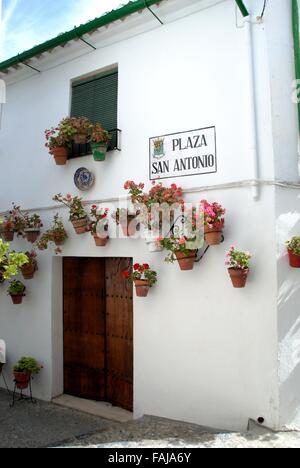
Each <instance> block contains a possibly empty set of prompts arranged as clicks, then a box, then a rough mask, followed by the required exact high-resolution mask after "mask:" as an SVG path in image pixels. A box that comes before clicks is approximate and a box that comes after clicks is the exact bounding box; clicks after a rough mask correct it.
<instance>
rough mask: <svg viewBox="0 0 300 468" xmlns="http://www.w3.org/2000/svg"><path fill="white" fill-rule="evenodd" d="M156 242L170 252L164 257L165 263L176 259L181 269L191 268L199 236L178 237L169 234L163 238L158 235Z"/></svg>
mask: <svg viewBox="0 0 300 468" xmlns="http://www.w3.org/2000/svg"><path fill="white" fill-rule="evenodd" d="M157 242H159V243H160V245H161V246H162V247H163V248H164V249H166V250H169V252H170V253H169V254H168V256H167V257H166V258H165V261H166V262H167V263H174V262H175V261H178V263H179V266H180V269H181V270H182V271H187V270H193V268H194V264H195V260H196V257H197V252H198V248H199V247H200V237H199V238H197V239H196V238H194V239H188V238H186V237H181V238H178V237H175V236H174V235H171V236H170V237H165V238H163V237H160V238H158V240H157Z"/></svg>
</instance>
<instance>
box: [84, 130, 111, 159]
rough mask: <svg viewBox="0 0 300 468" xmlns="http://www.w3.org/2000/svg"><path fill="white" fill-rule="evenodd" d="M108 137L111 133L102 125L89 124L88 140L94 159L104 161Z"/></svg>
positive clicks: (109, 137)
mask: <svg viewBox="0 0 300 468" xmlns="http://www.w3.org/2000/svg"><path fill="white" fill-rule="evenodd" d="M110 139H111V135H110V134H109V133H108V131H107V130H104V128H103V127H102V125H100V124H99V123H96V124H95V125H93V124H91V125H90V136H89V142H90V144H91V148H92V152H93V157H94V161H105V158H106V153H107V147H108V143H109V140H110Z"/></svg>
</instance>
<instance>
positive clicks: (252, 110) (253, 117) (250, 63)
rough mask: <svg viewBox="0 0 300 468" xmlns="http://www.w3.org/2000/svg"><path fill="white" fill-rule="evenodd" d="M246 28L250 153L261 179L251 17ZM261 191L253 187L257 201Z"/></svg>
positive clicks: (256, 172) (256, 173) (245, 21)
mask: <svg viewBox="0 0 300 468" xmlns="http://www.w3.org/2000/svg"><path fill="white" fill-rule="evenodd" d="M244 26H245V45H246V53H247V74H248V96H249V97H248V100H249V117H250V119H249V121H250V128H249V140H250V144H249V153H250V157H251V160H252V164H253V172H252V173H253V179H254V180H258V179H259V164H258V145H257V110H256V92H255V70H254V57H253V35H252V22H251V16H250V15H249V16H247V17H246V18H245V20H244ZM259 195H260V189H259V186H258V185H254V186H253V187H252V196H253V198H254V199H255V200H258V199H259Z"/></svg>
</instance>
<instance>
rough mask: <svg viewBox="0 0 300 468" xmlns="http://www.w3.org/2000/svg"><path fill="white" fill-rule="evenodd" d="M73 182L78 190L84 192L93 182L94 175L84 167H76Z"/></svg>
mask: <svg viewBox="0 0 300 468" xmlns="http://www.w3.org/2000/svg"><path fill="white" fill-rule="evenodd" d="M74 183H75V185H76V187H77V188H78V190H82V191H83V192H86V191H87V190H90V188H92V186H93V185H94V183H95V176H94V174H92V172H90V171H89V170H88V169H86V168H85V167H80V168H79V169H77V171H76V172H75V175H74Z"/></svg>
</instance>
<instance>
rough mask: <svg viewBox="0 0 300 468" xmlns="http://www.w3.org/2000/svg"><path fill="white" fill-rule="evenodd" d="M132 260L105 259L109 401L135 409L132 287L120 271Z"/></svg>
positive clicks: (129, 264) (128, 265)
mask: <svg viewBox="0 0 300 468" xmlns="http://www.w3.org/2000/svg"><path fill="white" fill-rule="evenodd" d="M131 264H132V261H131V260H130V259H126V258H124V259H120V258H110V259H107V260H106V353H107V359H106V361H107V397H108V401H110V402H111V403H112V404H114V405H116V406H120V407H122V408H125V409H127V410H130V411H132V408H133V298H132V294H133V287H132V284H130V283H128V282H127V281H124V280H122V278H121V272H122V271H124V270H126V269H128V268H129V267H131Z"/></svg>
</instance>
